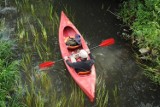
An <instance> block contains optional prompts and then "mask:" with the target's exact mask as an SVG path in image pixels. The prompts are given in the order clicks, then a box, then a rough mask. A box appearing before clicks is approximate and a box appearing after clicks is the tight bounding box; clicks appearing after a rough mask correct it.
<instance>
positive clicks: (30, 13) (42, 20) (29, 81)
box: [15, 0, 109, 107]
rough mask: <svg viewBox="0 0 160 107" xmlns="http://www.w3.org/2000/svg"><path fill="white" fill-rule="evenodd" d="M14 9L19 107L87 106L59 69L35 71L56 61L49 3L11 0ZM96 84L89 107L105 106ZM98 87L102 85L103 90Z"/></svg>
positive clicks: (54, 18)
mask: <svg viewBox="0 0 160 107" xmlns="http://www.w3.org/2000/svg"><path fill="white" fill-rule="evenodd" d="M44 4H45V5H44ZM15 6H16V7H17V10H18V14H19V15H18V18H17V28H16V34H17V42H18V45H19V51H20V52H21V61H20V73H21V82H19V83H18V87H19V89H18V92H19V94H20V96H21V97H20V101H21V102H22V104H23V106H24V107H25V106H26V107H66V106H67V107H85V106H86V105H89V104H88V102H89V100H88V98H87V97H86V96H85V94H84V93H83V92H82V90H81V89H80V88H79V87H78V86H77V85H76V84H75V82H74V81H73V79H72V78H71V77H70V75H69V74H68V72H67V73H66V70H65V69H64V68H63V67H62V66H61V68H62V69H60V68H59V69H58V70H56V67H55V68H51V69H47V70H43V71H41V70H39V69H38V65H39V64H40V63H42V62H44V61H48V60H53V59H54V60H55V59H57V58H59V57H60V56H59V55H60V52H59V51H58V50H59V46H58V43H57V41H58V39H57V35H58V28H59V19H60V17H59V15H58V14H57V12H56V8H55V7H54V4H53V1H50V0H47V1H43V0H39V1H34V0H23V1H22V0H15ZM64 10H65V13H67V14H68V15H69V16H71V17H73V15H70V13H69V12H70V10H67V8H66V7H64ZM59 64H60V65H63V64H62V63H59ZM63 66H64V65H63ZM100 80H101V79H100ZM100 80H99V79H97V81H99V83H98V85H97V90H96V93H98V94H97V97H96V99H95V103H93V104H96V106H98V107H101V106H104V105H107V104H108V99H109V95H108V91H107V89H106V86H105V82H104V81H100ZM100 84H103V85H102V86H103V87H101V85H100ZM102 92H103V93H102ZM86 101H87V104H86ZM93 104H91V105H93Z"/></svg>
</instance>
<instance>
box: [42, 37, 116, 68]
mask: <svg viewBox="0 0 160 107" xmlns="http://www.w3.org/2000/svg"><path fill="white" fill-rule="evenodd" d="M114 43H115V40H114V39H113V38H109V39H106V40H104V41H102V42H101V43H100V44H99V45H97V46H95V47H93V48H91V49H90V50H92V49H95V48H98V47H105V46H109V45H112V44H114ZM62 60H64V59H59V60H57V61H47V62H44V63H41V64H39V68H40V69H44V68H47V67H51V66H53V65H54V64H55V63H56V62H59V61H62Z"/></svg>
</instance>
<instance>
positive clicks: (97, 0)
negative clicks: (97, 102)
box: [50, 0, 160, 107]
mask: <svg viewBox="0 0 160 107" xmlns="http://www.w3.org/2000/svg"><path fill="white" fill-rule="evenodd" d="M53 4H54V5H55V6H56V8H57V10H58V13H59V15H60V12H61V11H62V10H65V7H67V9H68V11H69V13H71V14H72V15H73V16H74V18H73V19H72V20H71V21H72V22H74V24H75V26H76V27H77V28H78V29H79V31H80V32H81V34H82V35H84V38H85V40H86V41H87V43H88V45H89V47H90V48H91V47H94V46H96V45H98V44H99V43H100V42H101V41H102V40H105V39H107V38H110V37H113V38H115V41H116V43H115V44H114V45H112V46H108V47H105V48H97V49H95V50H93V51H92V53H93V56H94V58H95V60H96V63H95V66H96V72H97V77H98V76H102V77H103V80H104V81H105V84H106V86H107V87H106V90H109V95H110V96H111V97H109V103H108V106H109V107H115V106H117V107H160V91H159V90H160V87H159V86H157V85H154V84H153V83H152V82H151V81H150V80H148V79H147V78H146V77H145V76H144V75H143V69H141V68H140V67H139V66H138V65H137V64H136V60H135V59H134V55H133V53H132V51H131V49H130V47H129V46H128V45H127V43H125V41H123V40H121V38H120V37H118V36H117V32H119V31H120V30H121V25H122V24H123V23H122V22H121V21H120V20H119V19H117V18H116V16H115V15H114V14H113V13H116V12H117V11H118V5H119V1H118V0H117V1H115V0H112V1H109V0H57V1H54V2H53ZM112 12H113V13H112ZM50 42H52V41H50ZM57 46H58V45H57ZM53 51H54V52H53V53H57V54H60V52H59V49H58V48H56V50H53ZM59 57H60V56H59ZM64 70H65V66H64V64H63V63H59V64H57V65H56V66H55V67H54V68H53V71H54V72H52V73H51V74H53V78H56V79H58V78H59V77H56V76H57V75H56V74H57V73H56V72H61V71H64ZM58 76H59V75H58ZM56 79H55V81H56ZM55 84H56V85H57V87H58V88H59V90H63V87H60V85H62V84H63V83H62V82H61V81H60V80H57V81H56V82H55ZM115 87H117V90H118V94H117V98H118V100H119V101H118V105H115V102H114V101H115V100H114V97H113V94H112V93H113V90H114V89H115ZM88 106H89V105H88ZM93 106H94V105H93Z"/></svg>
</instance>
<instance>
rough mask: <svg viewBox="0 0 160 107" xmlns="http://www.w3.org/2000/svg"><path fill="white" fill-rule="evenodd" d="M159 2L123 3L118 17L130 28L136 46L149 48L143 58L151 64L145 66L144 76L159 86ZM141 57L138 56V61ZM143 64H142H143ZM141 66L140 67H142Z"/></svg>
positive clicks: (132, 1)
mask: <svg viewBox="0 0 160 107" xmlns="http://www.w3.org/2000/svg"><path fill="white" fill-rule="evenodd" d="M159 13H160V1H159V0H144V1H140V0H138V1H137V0H130V1H126V2H123V4H122V7H121V11H120V13H119V15H120V16H121V17H122V19H123V22H124V23H126V24H127V25H129V26H130V29H131V30H132V34H131V36H132V38H134V41H136V46H137V47H138V48H139V49H141V48H149V49H150V53H149V54H147V55H145V57H146V58H147V59H148V60H150V61H151V63H152V64H148V63H147V64H145V65H144V66H143V67H144V68H145V69H146V71H145V72H144V74H145V75H146V76H148V77H149V78H150V79H151V80H153V81H154V82H155V83H158V84H160V71H159V70H160V69H159V68H160V38H159V37H160V36H159V34H160V18H159V16H160V15H159ZM140 56H141V55H138V57H137V58H138V59H140ZM140 61H141V60H140ZM143 64H144V63H143ZM143 64H142V65H143Z"/></svg>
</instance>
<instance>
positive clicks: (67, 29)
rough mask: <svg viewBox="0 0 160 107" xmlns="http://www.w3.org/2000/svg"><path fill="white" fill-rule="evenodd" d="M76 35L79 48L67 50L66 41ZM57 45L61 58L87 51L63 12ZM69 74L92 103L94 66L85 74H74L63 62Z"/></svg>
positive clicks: (83, 42)
mask: <svg viewBox="0 0 160 107" xmlns="http://www.w3.org/2000/svg"><path fill="white" fill-rule="evenodd" d="M76 34H79V35H80V38H81V46H79V47H75V48H73V49H69V48H68V46H67V45H66V42H65V41H66V39H67V38H68V37H70V36H72V37H73V36H75V35H76ZM59 45H60V51H61V55H62V58H64V57H65V56H70V55H71V54H72V52H75V53H76V52H77V50H79V49H85V50H86V49H89V48H88V46H87V44H86V42H85V40H84V38H83V36H82V35H81V34H80V32H79V31H78V30H77V28H76V27H75V26H74V25H73V23H72V22H71V21H70V20H69V19H68V18H67V16H66V15H65V14H64V12H63V11H62V12H61V20H60V27H59ZM64 63H65V65H66V67H67V69H68V71H69V73H70V74H71V76H72V77H73V79H74V80H75V82H76V83H77V84H78V86H79V87H80V88H81V89H82V90H83V92H84V93H85V94H86V95H87V96H88V97H89V99H90V101H91V102H93V101H94V98H95V84H96V71H95V66H94V65H93V66H92V68H91V71H90V72H89V73H86V74H83V73H82V74H79V73H76V72H75V70H74V69H73V68H72V67H70V66H68V64H67V63H66V62H65V61H64Z"/></svg>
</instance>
